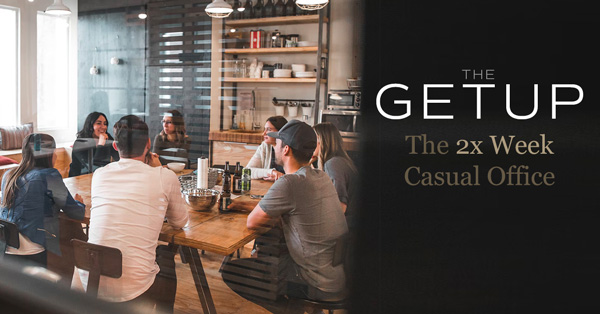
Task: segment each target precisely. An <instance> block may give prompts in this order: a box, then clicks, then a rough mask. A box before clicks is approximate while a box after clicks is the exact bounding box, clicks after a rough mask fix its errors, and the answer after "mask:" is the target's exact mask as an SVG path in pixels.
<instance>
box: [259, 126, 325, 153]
mask: <svg viewBox="0 0 600 314" xmlns="http://www.w3.org/2000/svg"><path fill="white" fill-rule="evenodd" d="M267 135H268V136H270V137H274V138H278V139H280V140H282V141H283V142H284V143H285V144H286V145H288V146H289V147H291V148H292V149H294V150H298V151H300V152H302V153H304V154H306V155H312V153H313V152H314V151H315V148H317V134H316V133H315V131H314V130H313V129H312V128H311V127H310V125H308V124H306V123H304V122H302V121H300V120H290V121H289V122H288V123H286V124H285V125H284V126H283V127H282V128H281V129H280V130H279V132H269V133H267Z"/></svg>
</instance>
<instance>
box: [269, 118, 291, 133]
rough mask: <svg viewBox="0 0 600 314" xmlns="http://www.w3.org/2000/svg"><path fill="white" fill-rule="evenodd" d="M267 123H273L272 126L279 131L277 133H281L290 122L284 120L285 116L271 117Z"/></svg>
mask: <svg viewBox="0 0 600 314" xmlns="http://www.w3.org/2000/svg"><path fill="white" fill-rule="evenodd" d="M267 121H268V122H271V124H272V125H273V126H274V127H275V128H276V129H277V131H279V130H280V129H281V128H282V127H283V126H284V125H285V124H286V123H288V120H286V118H284V117H283V116H272V117H269V118H268V119H267Z"/></svg>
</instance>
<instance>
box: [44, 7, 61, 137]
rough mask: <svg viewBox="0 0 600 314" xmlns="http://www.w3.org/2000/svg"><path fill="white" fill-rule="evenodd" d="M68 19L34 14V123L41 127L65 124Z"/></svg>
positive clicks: (59, 127) (45, 128)
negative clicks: (35, 55) (35, 45)
mask: <svg viewBox="0 0 600 314" xmlns="http://www.w3.org/2000/svg"><path fill="white" fill-rule="evenodd" d="M67 112H69V18H68V17H62V16H52V15H47V14H45V13H41V12H40V13H38V15H37V123H38V129H41V130H49V129H53V130H59V129H65V128H67V126H68V119H69V116H68V114H67Z"/></svg>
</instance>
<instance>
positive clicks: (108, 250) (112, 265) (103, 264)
mask: <svg viewBox="0 0 600 314" xmlns="http://www.w3.org/2000/svg"><path fill="white" fill-rule="evenodd" d="M71 245H72V246H73V254H74V258H75V267H77V268H79V269H83V270H87V271H89V276H88V284H87V288H86V290H87V294H88V295H91V296H94V297H95V296H97V295H98V286H99V285H100V275H102V276H107V277H111V278H120V277H121V273H122V264H123V256H122V254H121V251H120V250H119V249H117V248H113V247H108V246H103V245H98V244H93V243H88V242H84V241H81V240H78V239H72V240H71Z"/></svg>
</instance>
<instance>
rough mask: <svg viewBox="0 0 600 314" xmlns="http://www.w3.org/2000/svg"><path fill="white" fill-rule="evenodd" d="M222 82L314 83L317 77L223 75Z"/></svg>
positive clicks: (323, 81) (322, 81)
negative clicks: (239, 76) (242, 76)
mask: <svg viewBox="0 0 600 314" xmlns="http://www.w3.org/2000/svg"><path fill="white" fill-rule="evenodd" d="M223 82H229V83H316V82H317V79H316V78H314V77H309V78H295V77H273V78H237V77H225V78H223ZM321 83H325V80H321Z"/></svg>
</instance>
